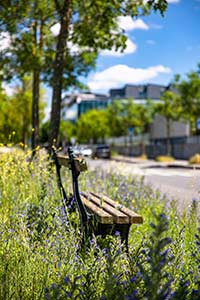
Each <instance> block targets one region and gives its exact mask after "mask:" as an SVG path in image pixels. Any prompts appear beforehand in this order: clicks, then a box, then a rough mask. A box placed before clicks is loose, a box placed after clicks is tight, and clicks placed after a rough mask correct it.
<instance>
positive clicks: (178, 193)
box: [88, 159, 200, 209]
mask: <svg viewBox="0 0 200 300" xmlns="http://www.w3.org/2000/svg"><path fill="white" fill-rule="evenodd" d="M88 167H89V168H90V169H94V168H101V169H104V170H106V171H110V170H112V171H115V172H118V173H120V174H123V175H126V176H134V177H137V178H139V177H144V183H145V184H147V185H150V186H151V187H152V188H153V189H154V190H159V191H160V193H161V194H162V195H166V198H167V199H169V200H170V201H171V200H177V201H178V207H179V209H182V208H187V207H189V206H190V205H191V203H192V200H193V198H196V199H200V169H198V168H197V169H194V168H192V167H187V163H186V162H184V161H183V162H180V161H178V162H174V163H173V164H169V165H168V164H166V163H164V164H163V163H161V164H158V163H155V162H154V163H153V161H141V160H133V161H128V160H127V161H126V160H122V159H121V160H120V159H116V160H101V159H98V160H88Z"/></svg>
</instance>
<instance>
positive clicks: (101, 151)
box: [92, 145, 111, 158]
mask: <svg viewBox="0 0 200 300" xmlns="http://www.w3.org/2000/svg"><path fill="white" fill-rule="evenodd" d="M92 157H93V158H110V157H111V151H110V147H109V146H108V145H97V146H96V147H95V149H94V151H93V154H92Z"/></svg>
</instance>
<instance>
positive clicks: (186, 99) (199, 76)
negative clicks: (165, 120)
mask: <svg viewBox="0 0 200 300" xmlns="http://www.w3.org/2000/svg"><path fill="white" fill-rule="evenodd" d="M174 84H175V86H176V88H177V89H178V91H179V93H180V96H181V103H182V107H183V115H184V118H185V119H186V120H190V124H191V128H192V132H193V133H194V132H196V131H197V127H196V126H197V125H196V124H197V119H199V118H200V64H198V67H197V70H196V71H192V72H190V73H188V74H187V78H186V79H184V80H182V79H181V77H180V76H179V75H176V77H175V82H174Z"/></svg>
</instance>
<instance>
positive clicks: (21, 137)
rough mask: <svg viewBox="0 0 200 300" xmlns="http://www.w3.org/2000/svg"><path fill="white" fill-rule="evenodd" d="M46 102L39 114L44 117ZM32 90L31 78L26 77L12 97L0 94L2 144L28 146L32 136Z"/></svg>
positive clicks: (41, 104) (41, 103)
mask: <svg viewBox="0 0 200 300" xmlns="http://www.w3.org/2000/svg"><path fill="white" fill-rule="evenodd" d="M44 107H45V105H44V102H43V101H41V102H40V106H39V113H40V118H41V120H42V119H43V117H44ZM31 111H32V89H31V79H30V77H27V76H26V77H24V78H23V79H22V81H21V82H20V84H18V85H16V86H15V89H14V92H13V95H12V96H7V95H6V93H5V92H3V91H2V92H1V93H0V142H1V143H9V142H15V143H17V142H22V143H23V144H27V143H28V141H29V139H30V136H31V118H32V113H31Z"/></svg>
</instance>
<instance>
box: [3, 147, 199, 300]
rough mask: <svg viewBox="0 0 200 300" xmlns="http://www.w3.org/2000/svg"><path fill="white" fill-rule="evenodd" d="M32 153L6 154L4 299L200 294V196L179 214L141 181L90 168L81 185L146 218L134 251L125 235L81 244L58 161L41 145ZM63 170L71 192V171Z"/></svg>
mask: <svg viewBox="0 0 200 300" xmlns="http://www.w3.org/2000/svg"><path fill="white" fill-rule="evenodd" d="M30 155H31V153H29V152H27V153H23V152H19V151H17V152H15V153H13V154H5V155H1V156H0V269H1V272H0V298H1V299H4V300H8V299H12V300H15V299H16V300H17V299H22V300H27V299H34V300H38V299H51V300H54V299H80V300H86V299H87V300H95V299H109V300H110V299H111V300H112V299H113V300H121V299H124V300H127V299H135V300H143V299H147V300H177V299H184V300H197V299H199V298H198V297H199V290H200V274H199V263H200V256H199V253H200V252H199V245H200V231H199V230H200V229H198V227H199V207H198V202H197V200H196V199H194V200H193V202H192V204H191V207H190V209H187V211H183V212H182V213H181V214H180V213H178V211H177V209H176V205H175V203H172V204H171V205H169V201H168V199H163V198H161V196H160V195H159V194H157V193H154V192H153V191H152V190H151V188H150V187H148V186H145V185H144V182H143V181H142V180H141V181H140V180H136V179H134V178H126V177H123V176H122V175H120V172H117V173H115V174H113V173H110V174H107V173H105V172H101V171H100V170H99V169H98V170H95V171H93V172H91V171H90V172H88V173H87V174H86V175H85V176H82V177H81V178H80V179H81V182H80V184H81V188H82V189H83V188H86V186H87V188H89V189H92V190H94V191H95V190H96V191H100V192H102V193H106V194H108V195H109V196H110V197H112V198H113V199H116V200H120V202H122V203H123V204H124V205H126V206H127V207H130V208H132V207H134V210H136V211H138V212H139V213H141V214H142V215H143V217H144V224H142V225H139V226H137V225H133V226H132V230H131V232H130V236H129V244H130V249H129V254H127V253H126V252H125V251H124V247H122V245H121V242H120V239H119V236H118V235H116V236H113V237H109V236H108V237H107V238H106V239H102V238H101V237H100V236H99V237H97V238H93V239H92V240H91V241H90V246H88V247H85V248H84V249H82V250H80V247H79V245H80V231H79V229H78V228H75V227H72V226H71V223H72V220H73V222H74V221H76V222H77V224H78V223H79V221H78V212H76V213H75V214H73V215H69V216H68V218H67V217H66V215H65V214H64V213H63V207H62V200H61V197H60V194H59V191H58V187H57V182H56V176H55V168H54V166H52V164H51V163H50V161H49V160H47V157H46V155H45V154H42V153H41V152H39V153H38V154H37V155H36V156H35V158H34V160H30ZM119 171H120V170H119ZM63 175H64V178H65V180H64V183H65V186H66V188H67V190H68V191H70V186H71V178H70V176H69V173H68V172H66V174H63ZM165 202H167V204H168V205H167V206H166V203H165ZM163 211H165V213H163ZM167 216H168V217H167Z"/></svg>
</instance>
